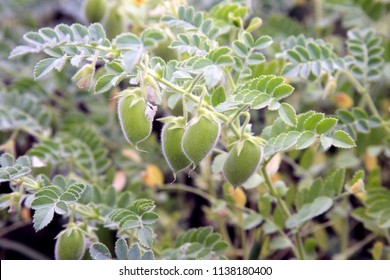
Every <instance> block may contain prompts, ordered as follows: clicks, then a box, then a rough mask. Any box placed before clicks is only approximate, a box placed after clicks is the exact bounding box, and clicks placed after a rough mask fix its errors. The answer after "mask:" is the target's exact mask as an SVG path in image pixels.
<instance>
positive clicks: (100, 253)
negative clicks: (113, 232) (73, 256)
mask: <svg viewBox="0 0 390 280" xmlns="http://www.w3.org/2000/svg"><path fill="white" fill-rule="evenodd" d="M89 254H90V255H91V258H92V259H94V260H110V259H111V258H112V256H111V253H110V250H108V248H107V247H106V245H104V244H103V243H99V242H95V243H93V244H92V246H91V247H90V248H89Z"/></svg>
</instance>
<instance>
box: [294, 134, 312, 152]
mask: <svg viewBox="0 0 390 280" xmlns="http://www.w3.org/2000/svg"><path fill="white" fill-rule="evenodd" d="M316 139H317V137H316V135H315V133H314V132H312V131H305V132H303V133H302V134H301V136H299V138H298V140H297V149H298V150H301V149H306V148H307V147H309V146H310V145H311V144H313V143H314V141H315V140H316Z"/></svg>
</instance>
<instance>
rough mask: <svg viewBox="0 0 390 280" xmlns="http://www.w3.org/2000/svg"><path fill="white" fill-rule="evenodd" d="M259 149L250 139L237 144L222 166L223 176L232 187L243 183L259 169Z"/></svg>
mask: <svg viewBox="0 0 390 280" xmlns="http://www.w3.org/2000/svg"><path fill="white" fill-rule="evenodd" d="M260 158H261V147H260V145H257V144H256V143H254V142H253V141H251V140H250V139H246V140H243V141H239V142H237V143H236V144H235V145H234V147H233V148H232V149H231V150H230V152H229V155H228V157H227V158H226V161H225V163H224V164H223V175H224V176H225V178H226V180H227V181H228V182H229V183H230V184H232V185H233V186H234V187H238V186H240V185H242V184H243V183H245V182H246V181H247V180H248V179H249V177H251V176H252V175H253V174H254V173H255V171H256V169H257V168H258V167H259V163H260Z"/></svg>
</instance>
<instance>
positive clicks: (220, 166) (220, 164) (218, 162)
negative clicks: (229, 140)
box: [211, 153, 228, 174]
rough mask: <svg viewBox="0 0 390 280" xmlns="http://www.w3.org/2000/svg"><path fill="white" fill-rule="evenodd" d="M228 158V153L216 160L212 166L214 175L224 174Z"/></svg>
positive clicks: (218, 156)
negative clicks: (224, 166) (224, 165)
mask: <svg viewBox="0 0 390 280" xmlns="http://www.w3.org/2000/svg"><path fill="white" fill-rule="evenodd" d="M227 157H228V153H221V154H219V155H217V156H216V157H215V158H214V160H213V164H212V165H211V171H212V172H213V173H214V174H218V173H219V172H222V169H223V164H224V163H225V161H226V158H227Z"/></svg>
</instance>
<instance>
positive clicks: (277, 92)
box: [272, 84, 294, 100]
mask: <svg viewBox="0 0 390 280" xmlns="http://www.w3.org/2000/svg"><path fill="white" fill-rule="evenodd" d="M293 91H294V88H293V87H292V86H291V85H288V84H282V85H278V86H277V87H276V88H275V89H274V91H273V92H272V96H273V97H275V98H276V99H278V100H280V99H283V98H286V97H288V96H290V95H291V94H292V92H293Z"/></svg>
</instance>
